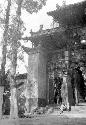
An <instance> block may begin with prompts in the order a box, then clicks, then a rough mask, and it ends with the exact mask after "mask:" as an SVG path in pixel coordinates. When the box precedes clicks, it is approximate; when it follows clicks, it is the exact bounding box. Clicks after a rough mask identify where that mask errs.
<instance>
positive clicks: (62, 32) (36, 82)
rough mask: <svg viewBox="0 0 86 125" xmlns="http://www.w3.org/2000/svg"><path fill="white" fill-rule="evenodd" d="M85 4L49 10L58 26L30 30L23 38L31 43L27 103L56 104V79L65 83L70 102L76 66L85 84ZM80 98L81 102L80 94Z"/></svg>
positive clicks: (38, 104) (71, 101) (71, 102)
mask: <svg viewBox="0 0 86 125" xmlns="http://www.w3.org/2000/svg"><path fill="white" fill-rule="evenodd" d="M85 6H86V1H85V2H81V3H77V4H73V5H67V6H62V7H59V9H57V10H55V11H52V12H48V15H49V16H52V17H53V19H54V20H55V22H57V23H59V27H56V28H52V29H47V30H43V29H41V30H40V31H38V32H31V37H29V38H25V39H28V40H30V41H31V42H32V44H33V48H32V49H27V53H28V88H29V100H30V101H29V103H30V106H32V107H37V106H46V105H49V104H54V103H55V88H56V85H55V80H57V83H58V84H59V82H63V83H64V82H65V83H66V87H67V90H66V91H67V96H68V102H69V103H70V104H71V105H73V104H74V98H73V90H72V82H71V79H72V78H71V77H72V75H71V74H72V70H73V69H74V68H76V67H80V69H81V71H82V75H83V78H84V85H85V86H86V83H85V81H86V80H85V79H86V12H85V11H86V8H85ZM58 80H59V81H58ZM59 89H61V88H59ZM82 91H83V90H82ZM84 94H85V92H84ZM85 96H86V94H85ZM79 100H80V101H83V99H82V97H81V96H80V95H79ZM56 103H58V102H56Z"/></svg>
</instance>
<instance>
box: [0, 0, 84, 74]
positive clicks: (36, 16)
mask: <svg viewBox="0 0 86 125" xmlns="http://www.w3.org/2000/svg"><path fill="white" fill-rule="evenodd" d="M4 1H6V0H0V4H2V6H5V4H6V3H5V4H4ZM62 1H63V0H47V3H46V6H44V7H43V8H42V9H41V10H40V11H39V12H38V13H33V14H29V13H28V12H26V11H25V10H22V15H21V18H22V20H23V21H24V25H25V27H26V31H25V36H29V35H30V34H29V32H30V30H31V29H32V31H34V32H36V31H38V30H39V27H40V25H42V24H43V29H49V28H50V26H51V24H52V17H50V16H48V15H47V12H49V11H52V10H55V9H56V4H57V3H58V4H59V5H60V6H61V5H62ZM81 1H83V0H66V4H67V5H68V4H73V3H77V2H81ZM0 33H1V29H0ZM0 38H1V35H0ZM23 44H24V43H23ZM25 46H28V47H29V46H31V44H30V43H29V42H28V43H25ZM0 55H1V48H0ZM24 57H25V58H24V60H25V64H24V63H22V62H19V64H20V66H19V67H18V70H17V71H18V72H19V73H24V72H26V69H25V66H24V65H28V61H27V55H26V54H25V56H24ZM21 65H22V66H21ZM7 67H8V66H7Z"/></svg>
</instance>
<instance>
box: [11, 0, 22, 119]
mask: <svg viewBox="0 0 86 125" xmlns="http://www.w3.org/2000/svg"><path fill="white" fill-rule="evenodd" d="M22 1H23V0H18V9H17V14H16V16H17V29H16V35H15V36H14V38H13V44H12V51H13V53H12V63H11V76H10V78H11V80H10V86H11V97H10V104H11V107H10V118H11V119H13V118H18V104H17V89H16V87H15V86H16V79H15V77H16V67H17V50H18V47H17V42H18V40H19V37H20V36H19V32H20V26H21V24H20V16H21V4H22Z"/></svg>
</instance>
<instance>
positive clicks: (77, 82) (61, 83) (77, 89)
mask: <svg viewBox="0 0 86 125" xmlns="http://www.w3.org/2000/svg"><path fill="white" fill-rule="evenodd" d="M69 82H70V83H69ZM68 84H69V85H70V87H71V90H72V91H71V93H72V97H73V101H74V105H78V103H79V101H80V98H82V99H83V100H85V91H84V90H85V84H84V78H83V75H82V71H81V70H80V67H79V66H78V67H76V68H74V69H72V70H71V72H70V73H69V74H67V75H66V76H63V78H60V77H56V78H55V79H54V88H55V89H54V103H56V104H60V105H61V107H60V110H61V112H63V110H64V109H66V110H68V111H70V110H71V103H70V101H69V99H68V98H69V97H68V96H69V95H68V91H69V90H68Z"/></svg>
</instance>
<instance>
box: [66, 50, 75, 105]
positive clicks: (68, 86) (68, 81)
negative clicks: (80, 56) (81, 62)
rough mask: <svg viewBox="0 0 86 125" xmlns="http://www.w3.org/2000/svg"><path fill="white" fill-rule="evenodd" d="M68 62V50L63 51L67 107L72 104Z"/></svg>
mask: <svg viewBox="0 0 86 125" xmlns="http://www.w3.org/2000/svg"><path fill="white" fill-rule="evenodd" d="M69 60H70V50H66V51H65V66H66V75H65V77H66V78H65V79H66V86H67V96H68V97H67V98H68V103H69V105H72V104H73V91H72V85H71V75H70V72H69V70H70V69H69Z"/></svg>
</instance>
